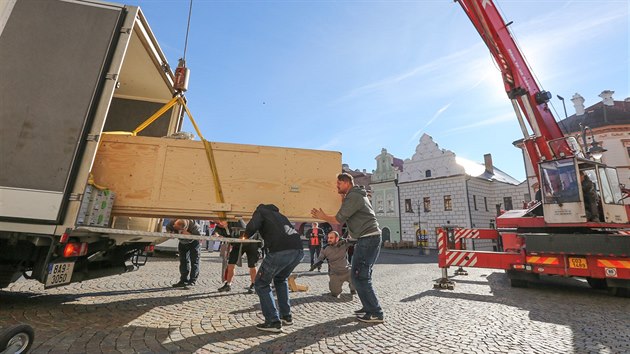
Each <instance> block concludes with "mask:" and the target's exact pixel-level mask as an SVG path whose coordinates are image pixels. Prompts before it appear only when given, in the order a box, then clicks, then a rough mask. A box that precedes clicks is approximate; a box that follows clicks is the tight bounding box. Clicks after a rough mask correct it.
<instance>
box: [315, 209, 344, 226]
mask: <svg viewBox="0 0 630 354" xmlns="http://www.w3.org/2000/svg"><path fill="white" fill-rule="evenodd" d="M311 216H312V217H313V218H315V219H319V220H324V221H326V222H328V223H330V224H339V221H337V218H336V217H335V216H334V215H328V214H326V213H324V211H323V210H322V209H321V208H313V209H312V210H311Z"/></svg>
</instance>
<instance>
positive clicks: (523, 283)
mask: <svg viewBox="0 0 630 354" xmlns="http://www.w3.org/2000/svg"><path fill="white" fill-rule="evenodd" d="M510 286H511V287H513V288H527V287H528V286H529V284H528V282H527V280H525V279H510Z"/></svg>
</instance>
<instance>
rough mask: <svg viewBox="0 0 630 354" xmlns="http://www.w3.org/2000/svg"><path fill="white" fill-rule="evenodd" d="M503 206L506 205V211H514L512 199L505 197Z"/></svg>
mask: <svg viewBox="0 0 630 354" xmlns="http://www.w3.org/2000/svg"><path fill="white" fill-rule="evenodd" d="M503 205H505V210H506V211H507V210H512V209H513V208H512V197H503Z"/></svg>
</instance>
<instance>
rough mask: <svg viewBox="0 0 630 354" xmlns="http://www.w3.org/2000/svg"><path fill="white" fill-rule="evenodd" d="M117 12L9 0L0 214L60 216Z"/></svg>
mask: <svg viewBox="0 0 630 354" xmlns="http://www.w3.org/2000/svg"><path fill="white" fill-rule="evenodd" d="M123 17H124V14H123V9H122V7H116V6H93V5H86V4H82V3H74V2H72V3H71V2H56V1H55V2H52V1H50V2H48V1H43V2H42V1H30V0H22V1H17V2H16V3H15V6H14V7H13V9H12V12H11V14H10V16H9V18H8V21H7V23H6V26H5V27H4V29H3V31H2V36H1V37H0V62H1V63H3V65H1V66H0V77H2V80H0V97H2V102H3V103H2V107H1V109H0V124H1V125H2V130H1V137H0V151H3V158H2V159H1V160H0V171H1V172H0V194H2V198H1V199H2V204H0V220H15V219H23V220H31V221H36V222H43V223H58V222H59V221H60V220H61V219H62V217H63V209H64V208H63V206H64V203H65V201H67V199H68V196H67V194H68V193H69V191H70V188H71V187H72V182H73V175H74V174H75V173H76V170H77V168H78V163H77V161H78V157H79V156H80V154H81V151H82V148H83V143H84V141H85V137H86V135H87V127H89V125H90V121H91V118H92V115H93V110H94V109H95V99H96V97H98V96H99V94H100V92H99V88H100V87H101V86H102V85H101V83H102V81H103V80H104V79H105V77H104V76H105V68H106V67H107V62H108V60H109V58H110V55H111V52H112V48H113V42H114V41H115V39H116V37H117V36H118V28H119V27H120V23H121V21H122V19H123ZM33 48H37V51H36V53H33ZM33 83H37V84H35V85H34V84H33ZM25 203H26V204H25ZM14 205H15V206H21V207H18V208H14V207H13V206H14ZM25 205H31V206H32V205H38V208H32V207H31V208H27V207H24V206H25Z"/></svg>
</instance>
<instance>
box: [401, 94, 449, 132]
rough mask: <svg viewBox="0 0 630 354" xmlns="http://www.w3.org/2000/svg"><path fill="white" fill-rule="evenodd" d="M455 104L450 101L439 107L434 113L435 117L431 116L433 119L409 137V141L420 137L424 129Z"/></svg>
mask: <svg viewBox="0 0 630 354" xmlns="http://www.w3.org/2000/svg"><path fill="white" fill-rule="evenodd" d="M451 104H453V102H449V103H448V104H446V105H444V106H443V107H442V108H440V109H438V110H437V112H435V114H433V117H431V119H429V121H428V122H427V124H425V125H424V127H422V129H420V130H418V131H416V132H415V133H414V134H413V135H412V136H411V138H410V139H409V142H412V141H415V140H416V139H418V137H419V136H420V133H422V131H424V130H425V129H426V128H427V127H428V126H429V125H430V124H431V123H433V122H434V121H435V120H436V119H437V118H438V117H439V116H440V115H441V114H442V113H444V111H446V110H447V109H448V107H449V106H450V105H451Z"/></svg>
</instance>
